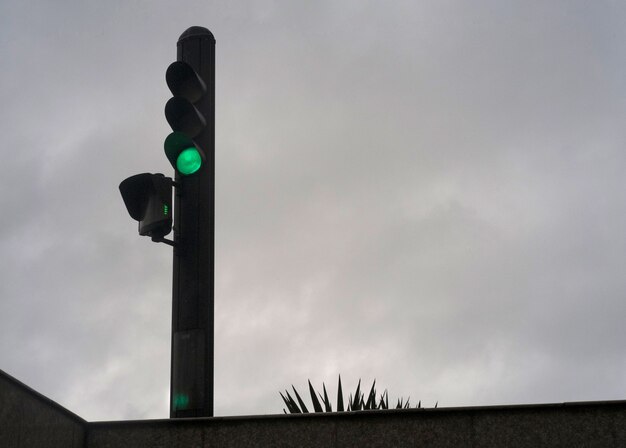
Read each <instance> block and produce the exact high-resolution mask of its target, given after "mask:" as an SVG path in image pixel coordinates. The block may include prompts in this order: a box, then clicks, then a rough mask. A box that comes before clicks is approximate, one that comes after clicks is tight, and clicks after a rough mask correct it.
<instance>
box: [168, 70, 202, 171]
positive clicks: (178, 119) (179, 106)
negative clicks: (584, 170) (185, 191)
mask: <svg viewBox="0 0 626 448" xmlns="http://www.w3.org/2000/svg"><path fill="white" fill-rule="evenodd" d="M165 80H166V82H167V86H168V87H169V89H170V91H171V92H172V94H173V95H174V96H173V97H172V98H170V100H169V101H168V102H167V104H166V105H165V118H166V119H167V122H168V123H169V125H170V126H171V127H172V130H173V131H174V132H172V133H171V134H170V135H168V136H167V138H166V139H165V144H164V147H165V155H166V156H167V159H168V160H169V162H170V164H171V165H172V167H173V168H174V169H175V170H176V171H177V172H178V173H180V174H181V175H183V176H189V175H192V174H195V173H197V172H198V171H199V170H200V169H201V168H202V166H203V165H204V163H205V161H206V151H205V148H203V147H202V146H203V144H202V142H203V140H204V139H203V134H204V132H205V131H206V130H207V118H208V112H209V108H211V107H212V105H211V104H210V103H209V98H208V96H207V86H206V84H205V82H204V80H203V79H202V77H201V76H200V75H199V74H198V73H196V71H195V70H194V69H193V68H192V67H191V65H189V64H188V63H186V62H183V61H176V62H173V63H172V64H170V66H169V67H168V68H167V71H166V73H165Z"/></svg>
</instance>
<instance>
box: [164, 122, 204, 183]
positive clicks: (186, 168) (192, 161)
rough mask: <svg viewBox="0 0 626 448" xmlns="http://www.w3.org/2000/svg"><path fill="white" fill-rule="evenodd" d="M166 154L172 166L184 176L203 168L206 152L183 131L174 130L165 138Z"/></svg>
mask: <svg viewBox="0 0 626 448" xmlns="http://www.w3.org/2000/svg"><path fill="white" fill-rule="evenodd" d="M164 147H165V155H166V156H167V159H168V160H169V161H170V163H171V164H172V167H173V168H174V169H175V170H176V171H178V172H179V173H180V174H182V175H183V176H189V175H191V174H194V173H196V172H198V170H200V168H202V163H203V162H204V154H203V153H202V151H201V150H200V149H198V147H196V145H195V144H194V143H193V141H192V140H191V139H190V138H189V137H187V135H185V134H183V133H182V132H172V133H171V134H170V135H168V136H167V138H166V139H165V144H164Z"/></svg>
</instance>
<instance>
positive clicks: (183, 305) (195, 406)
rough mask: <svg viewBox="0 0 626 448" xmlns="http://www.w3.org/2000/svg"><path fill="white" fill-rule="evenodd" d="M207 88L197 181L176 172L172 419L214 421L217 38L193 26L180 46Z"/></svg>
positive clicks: (181, 56) (182, 57) (182, 55)
mask: <svg viewBox="0 0 626 448" xmlns="http://www.w3.org/2000/svg"><path fill="white" fill-rule="evenodd" d="M177 49H178V51H177V60H178V61H184V62H186V63H187V64H189V65H190V66H191V67H192V68H193V69H194V70H195V71H196V73H198V74H199V75H200V77H201V78H202V79H203V81H204V82H205V84H206V87H207V93H206V95H205V96H204V97H203V98H202V99H201V100H200V102H199V103H198V104H197V105H196V107H197V108H198V110H199V111H200V112H201V113H202V114H203V115H204V118H205V119H206V127H205V128H204V130H203V131H202V133H201V134H200V135H199V136H197V137H196V138H195V139H194V141H195V143H196V145H197V146H199V147H201V148H202V149H203V151H204V153H205V155H206V161H205V162H204V164H203V166H202V168H200V171H199V172H198V173H196V174H194V175H193V176H182V175H180V174H179V173H178V172H177V173H176V183H177V184H178V185H179V186H178V188H176V189H175V191H176V200H175V204H174V242H175V245H176V246H175V249H174V269H173V287H172V360H171V362H172V365H171V388H170V418H182V417H211V416H213V357H214V352H213V345H214V344H213V340H214V304H213V300H214V299H213V280H214V279H213V270H214V267H213V264H214V255H213V254H214V233H215V106H214V104H215V38H214V37H213V34H211V32H210V31H209V30H207V29H206V28H202V27H191V28H189V29H188V30H187V31H185V32H184V33H183V34H182V35H181V36H180V38H179V39H178V43H177Z"/></svg>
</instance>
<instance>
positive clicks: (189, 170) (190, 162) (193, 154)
mask: <svg viewBox="0 0 626 448" xmlns="http://www.w3.org/2000/svg"><path fill="white" fill-rule="evenodd" d="M201 166H202V157H200V153H199V152H198V150H197V149H196V148H194V147H190V148H187V149H184V150H182V151H181V152H180V154H179V155H178V158H177V159H176V168H177V169H178V171H179V172H180V173H181V174H184V175H186V176H187V175H189V174H193V173H195V172H196V171H198V170H199V169H200V167H201Z"/></svg>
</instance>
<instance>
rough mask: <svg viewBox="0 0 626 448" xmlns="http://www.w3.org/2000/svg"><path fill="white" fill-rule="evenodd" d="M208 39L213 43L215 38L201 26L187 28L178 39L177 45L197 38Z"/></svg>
mask: <svg viewBox="0 0 626 448" xmlns="http://www.w3.org/2000/svg"><path fill="white" fill-rule="evenodd" d="M203 37H204V38H210V39H211V40H212V41H214V42H215V36H213V33H212V32H210V31H209V30H208V29H207V28H205V27H203V26H192V27H190V28H187V29H186V30H185V32H184V33H183V34H181V35H180V37H179V38H178V43H180V42H182V41H184V40H187V39H198V38H203Z"/></svg>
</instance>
